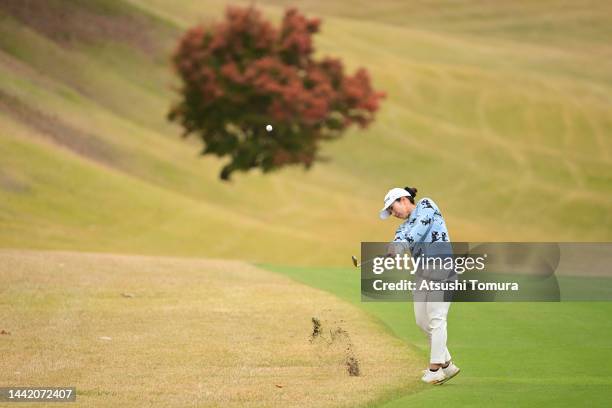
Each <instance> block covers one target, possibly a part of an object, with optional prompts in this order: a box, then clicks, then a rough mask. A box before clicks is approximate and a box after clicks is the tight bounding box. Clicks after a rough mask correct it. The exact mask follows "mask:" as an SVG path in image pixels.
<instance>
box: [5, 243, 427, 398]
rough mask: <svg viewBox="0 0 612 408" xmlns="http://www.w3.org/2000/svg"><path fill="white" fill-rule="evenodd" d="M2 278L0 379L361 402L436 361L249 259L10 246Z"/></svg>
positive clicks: (146, 392) (95, 392)
mask: <svg viewBox="0 0 612 408" xmlns="http://www.w3.org/2000/svg"><path fill="white" fill-rule="evenodd" d="M0 279H1V280H2V282H3V287H2V290H1V292H0V329H1V330H3V333H7V332H8V334H1V335H0V354H1V355H2V359H1V360H0V382H1V383H2V384H3V386H11V385H14V386H24V385H29V386H36V385H40V386H44V385H54V386H75V387H76V388H77V405H76V406H111V405H112V406H142V405H149V404H152V405H157V406H166V407H172V406H176V407H185V406H200V407H208V406H211V407H212V406H221V405H222V406H230V407H233V406H235V407H245V406H272V405H274V406H292V407H299V406H309V407H326V406H347V407H353V406H359V405H363V404H367V403H371V402H373V401H380V400H385V399H388V398H389V397H390V396H391V395H397V394H399V393H406V392H410V391H414V390H415V384H416V380H417V379H418V373H419V369H420V368H421V366H422V365H423V364H424V360H423V359H421V358H420V357H416V356H415V353H414V350H413V349H412V348H411V347H409V346H408V345H407V344H406V343H404V342H402V341H400V340H399V339H397V338H396V337H395V336H393V335H391V334H390V333H388V332H387V331H385V330H384V329H382V328H381V326H380V323H377V321H375V320H374V319H373V318H371V317H370V316H368V315H367V314H365V313H364V312H363V311H361V310H359V309H358V308H356V307H354V306H353V305H350V304H349V303H347V302H344V301H341V300H339V299H337V298H336V297H334V296H332V295H330V294H327V293H325V292H323V291H319V290H316V289H313V288H310V287H308V286H306V285H302V284H298V283H296V282H295V281H292V280H290V279H288V278H286V277H283V276H281V275H277V274H274V273H271V272H268V271H265V270H262V269H259V268H256V267H254V266H250V265H248V264H245V263H243V262H238V261H235V262H232V261H216V260H201V259H181V258H169V257H144V256H124V255H110V254H109V255H100V254H87V253H71V252H34V251H14V250H2V251H0ZM313 317H316V318H318V319H319V320H320V321H321V327H320V329H321V331H320V335H319V336H317V338H316V339H313V338H311V334H312V330H313V326H312V318H313ZM347 349H350V350H348V351H347ZM356 361H358V363H356ZM354 364H358V368H359V369H358V372H357V374H358V375H354V374H355V371H354ZM351 366H352V367H353V368H352V370H353V371H351V373H352V374H350V373H349V371H348V370H349V368H351Z"/></svg>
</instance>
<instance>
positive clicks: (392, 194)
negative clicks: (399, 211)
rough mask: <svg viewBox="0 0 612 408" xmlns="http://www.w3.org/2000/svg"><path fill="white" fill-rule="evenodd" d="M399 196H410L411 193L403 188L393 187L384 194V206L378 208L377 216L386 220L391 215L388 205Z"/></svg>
mask: <svg viewBox="0 0 612 408" xmlns="http://www.w3.org/2000/svg"><path fill="white" fill-rule="evenodd" d="M401 197H412V195H411V194H410V193H409V192H408V190H405V189H403V188H399V187H395V188H392V189H391V190H389V192H388V193H387V195H386V196H385V206H384V207H383V208H382V210H380V213H379V216H380V219H381V220H386V219H387V218H389V216H390V215H391V211H389V207H391V205H392V204H393V202H394V201H395V200H397V199H398V198H401Z"/></svg>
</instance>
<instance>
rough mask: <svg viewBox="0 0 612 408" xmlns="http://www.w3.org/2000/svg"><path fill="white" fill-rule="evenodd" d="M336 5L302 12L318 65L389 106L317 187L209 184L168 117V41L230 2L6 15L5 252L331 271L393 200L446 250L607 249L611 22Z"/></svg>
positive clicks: (311, 182) (19, 6) (0, 64)
mask: <svg viewBox="0 0 612 408" xmlns="http://www.w3.org/2000/svg"><path fill="white" fill-rule="evenodd" d="M265 4H266V5H265V7H264V10H265V12H266V15H268V16H270V17H271V18H274V19H277V18H279V16H280V15H281V13H282V7H283V6H284V5H285V3H282V2H266V3H265ZM339 4H340V2H333V6H332V3H329V2H316V1H313V2H307V3H305V4H304V7H305V9H306V10H309V11H311V12H312V13H316V14H318V15H320V16H322V17H323V26H322V33H321V34H320V35H319V36H318V37H317V46H318V50H319V53H320V54H321V55H323V54H333V55H337V56H340V57H342V58H343V59H344V60H345V61H346V63H347V65H348V66H349V67H350V68H351V69H354V68H356V67H357V66H360V65H366V66H367V67H368V68H369V69H370V71H371V72H372V75H373V78H374V82H375V84H376V86H377V87H379V88H382V89H384V90H385V91H387V93H388V98H387V100H386V101H385V102H384V103H383V108H382V111H381V112H380V114H379V117H378V120H377V122H376V123H375V124H374V125H373V126H372V127H371V128H370V129H368V130H367V131H351V132H349V134H347V136H346V137H345V138H344V139H343V140H341V141H339V142H335V143H333V144H330V145H326V146H325V147H324V149H323V150H324V154H325V155H327V156H330V157H331V158H332V161H331V162H329V163H321V164H318V165H317V166H315V168H314V169H313V170H311V171H310V172H304V171H302V170H300V169H288V170H283V171H281V172H279V173H275V174H272V175H270V176H262V175H261V174H258V173H251V174H248V175H237V177H236V178H235V181H233V182H232V183H221V182H220V181H218V178H217V174H218V170H219V168H220V165H221V161H219V160H216V159H211V158H208V157H207V158H201V157H199V156H198V152H199V151H200V149H201V146H200V143H199V141H197V140H195V139H187V140H183V139H181V138H180V136H179V135H180V129H178V128H177V127H174V126H172V125H170V124H169V123H168V122H167V121H166V119H165V114H166V112H167V110H168V108H169V106H170V104H171V103H172V101H173V100H175V98H176V95H175V94H174V92H173V91H172V86H173V85H176V80H175V78H174V76H173V74H172V71H171V68H170V64H169V59H168V57H169V54H170V53H171V51H172V49H173V47H174V44H175V42H176V41H177V38H178V37H179V36H180V33H181V32H182V30H184V29H185V28H187V27H188V26H190V25H192V24H194V23H195V22H197V21H201V20H209V19H217V18H220V16H221V15H222V12H223V9H224V7H225V3H223V2H218V1H206V2H199V1H198V2H196V1H189V2H182V3H181V7H180V8H179V7H176V3H175V2H171V1H167V0H151V1H144V0H142V1H141V0H132V1H112V2H111V1H108V0H95V1H83V0H70V1H68V0H63V1H62V0H50V1H47V2H44V3H43V2H34V1H17V0H6V1H3V2H2V3H0V246H2V247H18V248H60V249H84V250H93V251H113V252H129V253H149V254H169V255H193V256H201V255H204V256H218V257H225V258H239V259H245V260H252V261H266V262H270V263H285V264H289V263H298V264H329V265H332V264H342V263H345V262H346V259H348V255H350V254H351V253H354V252H358V250H359V242H360V241H374V240H385V239H388V238H389V236H390V233H391V232H392V231H393V229H394V225H395V223H396V222H395V221H389V222H386V223H383V222H380V221H379V220H378V219H377V218H376V213H377V210H378V209H379V207H380V203H381V202H382V200H381V197H382V195H383V194H384V193H385V191H386V189H387V188H389V187H390V186H392V185H401V186H403V185H414V186H416V187H418V188H419V191H420V194H422V195H423V196H430V197H432V198H434V200H436V201H437V202H438V204H439V205H440V207H441V208H442V209H443V212H444V215H445V217H446V219H447V223H448V225H449V228H450V230H451V237H452V238H453V239H454V240H510V241H518V240H553V241H554V240H610V239H611V238H612V232H611V231H612V228H611V226H612V218H611V215H610V214H611V211H610V210H612V171H611V170H612V146H611V144H612V139H611V138H610V134H611V131H612V109H611V108H610V107H611V106H612V103H611V102H612V101H611V99H612V98H611V96H610V95H612V93H611V92H610V91H611V86H612V74H610V73H611V72H612V63H611V62H610V61H611V60H610V59H609V55H610V48H609V46H607V45H606V43H605V42H602V41H598V39H600V37H601V36H604V35H609V34H610V31H612V29H610V28H609V27H612V25H611V24H608V25H605V24H604V23H605V22H606V21H607V20H606V18H609V17H607V16H610V13H607V14H606V13H605V12H603V11H601V10H600V12H597V13H595V12H588V13H587V12H586V11H585V10H588V7H585V8H584V9H581V10H582V11H581V10H577V11H576V12H575V13H574V14H572V13H569V12H568V11H567V9H564V8H561V7H553V6H554V3H551V7H550V8H549V9H547V10H549V11H548V12H547V14H546V15H547V16H549V20H551V19H552V20H554V21H555V24H553V25H552V26H550V24H549V25H546V24H544V22H542V24H541V25H539V22H538V20H537V19H535V20H534V18H532V17H533V16H532V15H530V14H529V13H527V12H526V10H528V9H525V8H524V7H527V6H526V5H525V6H524V7H523V6H512V7H511V6H506V7H505V8H503V10H504V11H503V12H498V11H495V10H490V9H483V8H482V5H481V4H480V2H476V1H474V2H469V3H466V4H465V5H464V6H463V7H462V8H460V9H459V10H455V12H454V14H453V15H452V16H450V17H449V16H448V15H447V14H448V9H447V8H443V7H440V4H443V2H442V3H435V4H434V3H432V6H431V7H430V8H428V9H411V10H413V11H411V12H410V13H408V11H406V9H405V8H402V7H399V8H397V9H394V8H393V7H395V6H394V4H396V3H394V2H383V3H381V4H380V5H379V4H378V3H377V4H376V7H373V6H372V5H370V6H368V7H369V8H368V7H366V8H364V9H363V11H362V15H356V14H355V13H357V12H356V11H355V12H351V11H350V10H352V8H351V7H340V6H339ZM508 4H510V2H508ZM364 7H365V6H364ZM602 7H603V6H602ZM354 9H355V10H358V8H354ZM359 10H361V9H359ZM418 10H421V12H422V13H425V14H426V15H427V16H429V18H425V17H424V15H425V14H418V13H417V11H418ZM444 10H446V11H444ZM486 10H488V12H487V13H488V14H487V13H485V11H486ZM392 11H393V12H392ZM604 11H605V10H604ZM479 12H481V14H482V17H481V18H477V17H475V16H477V15H479V14H478V13H479ZM402 13H404V14H402ZM415 13H416V14H415ZM402 15H406V19H401V18H400V17H401V16H402ZM536 15H537V10H536ZM572 16H574V17H572ZM399 20H401V21H399ZM451 21H453V22H458V21H459V22H461V24H459V23H457V24H450V22H451ZM495 21H497V22H499V21H506V22H513V24H510V23H508V24H506V25H503V24H501V25H500V24H495ZM445 22H449V24H445ZM521 26H528V27H535V28H538V29H539V31H541V32H543V33H544V34H541V35H538V36H533V35H532V36H531V37H530V36H529V35H527V34H525V33H526V32H533V30H534V29H531V31H529V30H527V29H526V30H527V31H525V30H523V31H521V30H519V29H517V28H516V27H521ZM483 27H484V28H483ZM486 27H489V31H486V30H485V28H486ZM594 27H598V28H597V30H595V28H594ZM483 33H484V35H483ZM532 37H535V39H533V38H532ZM565 38H571V41H568V42H567V46H566V42H565V41H564V39H565Z"/></svg>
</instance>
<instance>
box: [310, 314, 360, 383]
mask: <svg viewBox="0 0 612 408" xmlns="http://www.w3.org/2000/svg"><path fill="white" fill-rule="evenodd" d="M311 321H312V333H311V335H310V340H309V341H310V343H311V344H312V343H317V342H318V341H320V343H321V344H323V345H325V346H326V347H327V348H328V349H336V350H340V354H341V355H342V359H341V362H342V364H343V365H344V366H345V368H346V372H347V373H348V375H349V376H351V377H359V376H360V375H361V369H360V364H359V359H358V358H357V356H356V354H355V350H354V349H355V346H354V345H353V342H352V341H351V336H350V335H349V332H348V331H347V330H346V329H344V328H342V327H341V326H340V325H338V323H339V322H337V321H333V322H327V321H325V325H324V323H323V322H322V321H321V319H320V318H318V317H313V318H312V319H311ZM324 326H325V327H330V328H329V329H327V331H328V332H329V335H328V334H327V333H325V332H324ZM327 351H329V350H327Z"/></svg>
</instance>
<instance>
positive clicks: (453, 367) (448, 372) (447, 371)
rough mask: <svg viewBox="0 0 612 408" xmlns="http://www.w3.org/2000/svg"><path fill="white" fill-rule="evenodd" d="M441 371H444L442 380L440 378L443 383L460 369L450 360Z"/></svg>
mask: <svg viewBox="0 0 612 408" xmlns="http://www.w3.org/2000/svg"><path fill="white" fill-rule="evenodd" d="M442 371H444V377H445V378H444V380H442V382H443V383H445V382H447V381H448V380H450V379H451V378H453V377H454V376H456V375H457V374H459V371H461V369H460V368H459V367H457V366H456V365H455V364H453V363H452V362H451V363H450V364H449V365H448V367H446V368H442Z"/></svg>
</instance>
